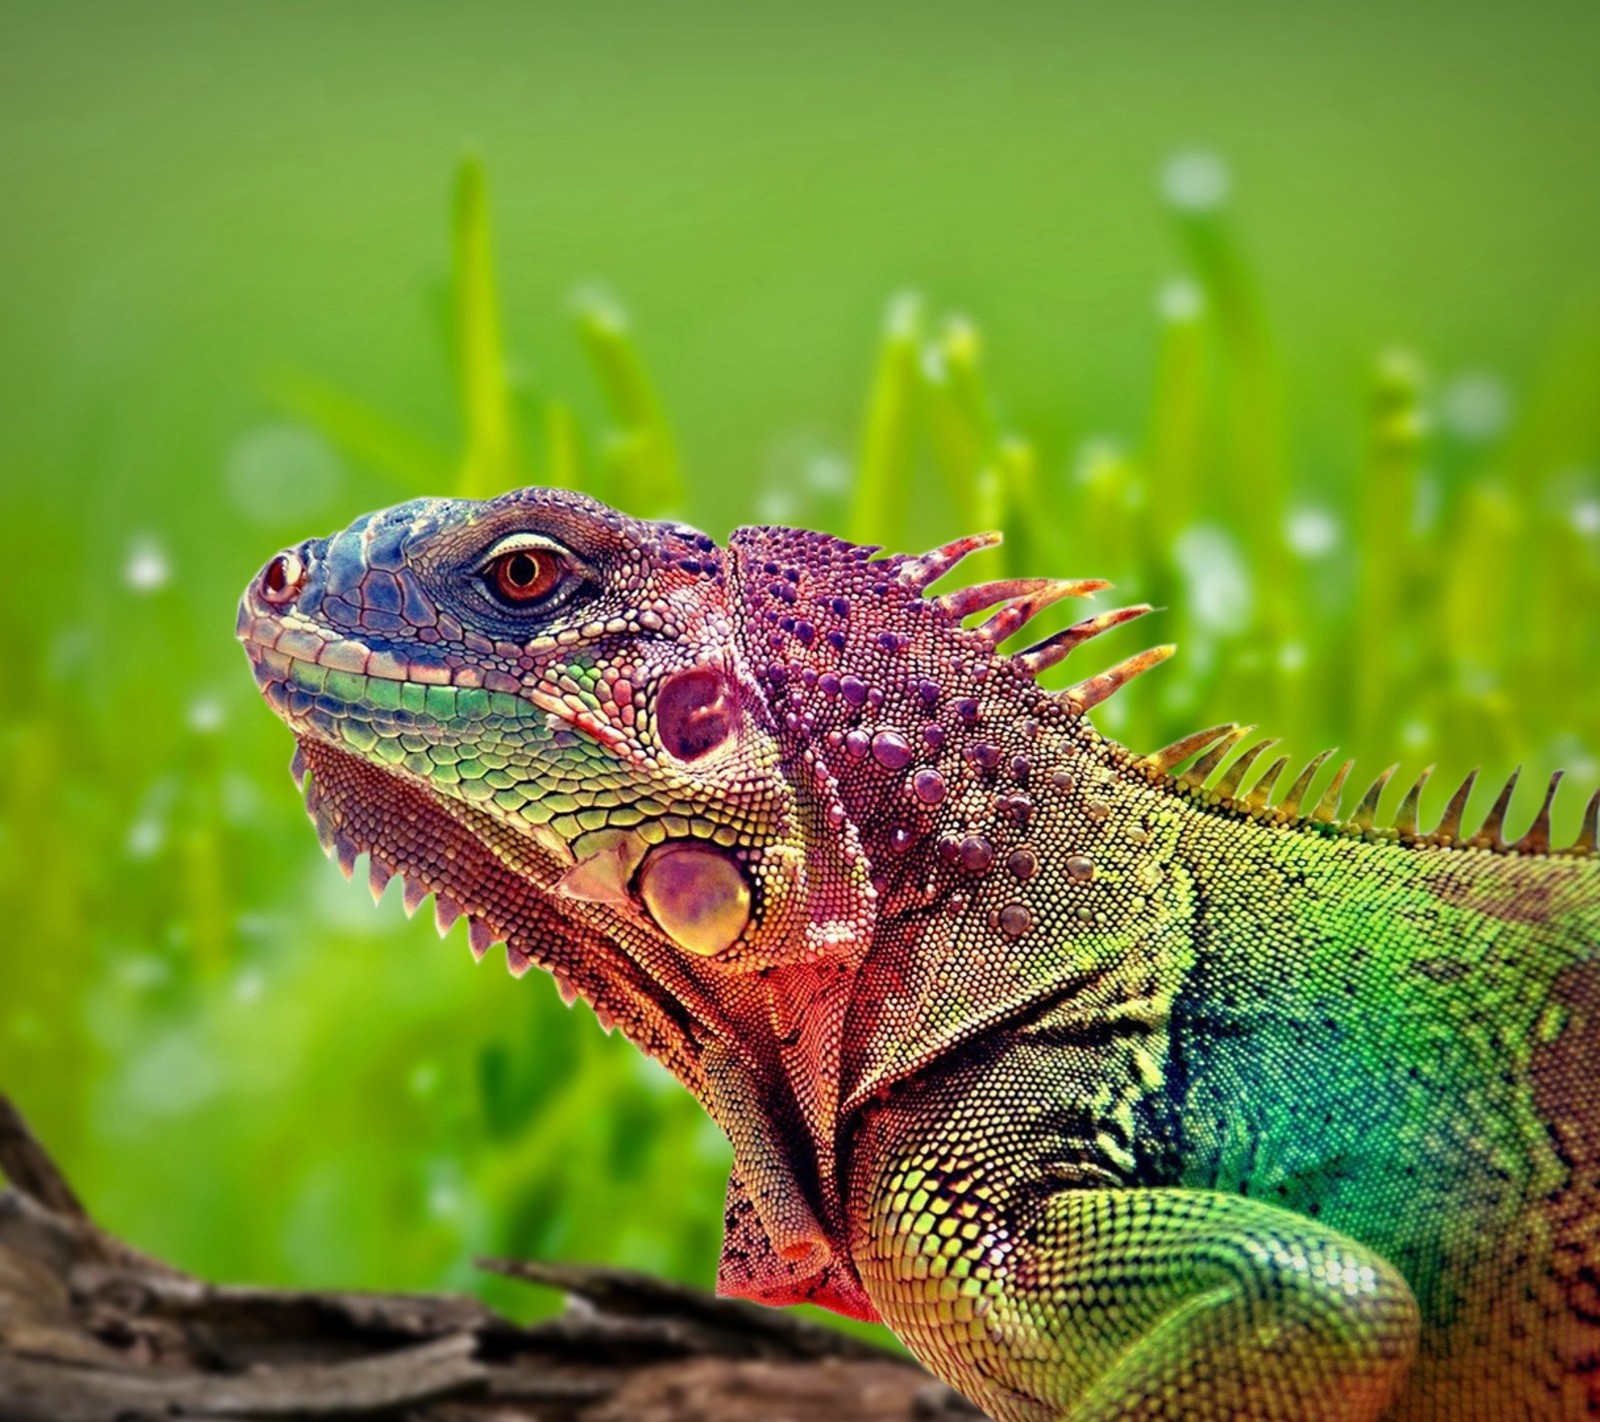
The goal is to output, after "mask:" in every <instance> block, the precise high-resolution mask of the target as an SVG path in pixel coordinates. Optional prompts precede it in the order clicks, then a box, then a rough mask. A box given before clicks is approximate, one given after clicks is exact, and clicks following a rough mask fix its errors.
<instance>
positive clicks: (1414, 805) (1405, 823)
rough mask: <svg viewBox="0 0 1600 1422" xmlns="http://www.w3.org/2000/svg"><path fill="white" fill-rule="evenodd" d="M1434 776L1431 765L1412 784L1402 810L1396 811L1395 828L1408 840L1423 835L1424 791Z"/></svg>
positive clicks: (1401, 805)
mask: <svg viewBox="0 0 1600 1422" xmlns="http://www.w3.org/2000/svg"><path fill="white" fill-rule="evenodd" d="M1432 774H1433V767H1432V766H1431V765H1430V766H1428V767H1427V768H1426V769H1425V770H1424V771H1423V772H1422V774H1421V775H1419V776H1417V778H1416V779H1415V780H1414V781H1413V782H1412V784H1411V788H1410V789H1409V790H1407V791H1406V797H1405V799H1403V800H1402V801H1401V802H1400V808H1399V809H1398V810H1396V811H1395V816H1394V827H1395V828H1396V829H1397V830H1399V831H1400V833H1401V834H1402V835H1403V836H1404V837H1405V838H1407V839H1415V838H1417V837H1418V836H1419V835H1420V834H1421V833H1422V830H1421V829H1420V828H1419V826H1418V818H1419V816H1420V814H1421V812H1422V790H1423V787H1424V786H1425V785H1427V783H1428V780H1429V777H1431V776H1432Z"/></svg>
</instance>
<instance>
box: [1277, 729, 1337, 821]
mask: <svg viewBox="0 0 1600 1422" xmlns="http://www.w3.org/2000/svg"><path fill="white" fill-rule="evenodd" d="M1332 754H1333V749H1332V747H1329V749H1327V750H1325V751H1322V752H1320V753H1319V754H1317V755H1314V756H1312V757H1311V759H1310V760H1309V761H1308V762H1307V763H1306V768H1305V769H1304V770H1302V771H1301V772H1300V773H1299V774H1298V775H1297V776H1295V778H1294V783H1293V784H1292V785H1291V786H1290V787H1289V793H1288V794H1287V795H1285V796H1284V797H1283V799H1281V800H1280V801H1278V811H1277V814H1278V818H1279V819H1280V820H1297V819H1299V818H1300V804H1301V801H1303V800H1304V799H1305V798H1306V792H1307V791H1308V790H1310V789H1311V782H1312V781H1313V780H1315V779H1316V778H1317V772H1318V771H1319V770H1321V769H1322V767H1323V766H1324V765H1325V764H1326V763H1327V760H1328V757H1329V756H1331V755H1332Z"/></svg>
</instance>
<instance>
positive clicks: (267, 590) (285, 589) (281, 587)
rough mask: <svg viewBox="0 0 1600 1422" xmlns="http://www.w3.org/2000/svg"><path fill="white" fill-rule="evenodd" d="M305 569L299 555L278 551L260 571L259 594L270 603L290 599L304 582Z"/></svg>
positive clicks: (283, 601)
mask: <svg viewBox="0 0 1600 1422" xmlns="http://www.w3.org/2000/svg"><path fill="white" fill-rule="evenodd" d="M305 579H306V569H305V564H304V563H303V562H302V561H301V559H300V555H299V554H298V553H294V552H287V553H280V554H278V556H277V557H276V558H274V559H273V560H272V561H271V562H270V563H268V564H267V566H266V567H265V568H264V569H262V572H261V596H262V597H264V598H266V600H267V601H268V602H271V603H285V602H288V601H290V600H291V599H292V598H293V597H294V596H295V594H296V593H298V592H299V591H300V585H301V584H302V583H304V582H305Z"/></svg>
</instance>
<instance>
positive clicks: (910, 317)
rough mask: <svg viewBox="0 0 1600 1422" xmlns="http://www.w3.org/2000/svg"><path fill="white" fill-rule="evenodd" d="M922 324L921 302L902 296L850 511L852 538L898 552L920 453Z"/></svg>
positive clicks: (886, 333)
mask: <svg viewBox="0 0 1600 1422" xmlns="http://www.w3.org/2000/svg"><path fill="white" fill-rule="evenodd" d="M922 325H923V308H922V299H921V298H920V297H918V296H916V295H915V294H913V293H902V294H901V295H899V296H897V297H895V298H894V300H893V301H891V302H890V303H889V311H888V315H887V317H886V318H885V320H884V327H883V337H882V340H881V341H880V342H879V346H878V361H877V368H876V371H875V373H874V375H873V381H872V391H871V394H870V395H869V397H868V400H867V419H866V428H865V430H864V431H863V434H862V440H861V467H860V471H859V473H858V475H857V478H856V486H855V496H854V499H853V501H852V504H851V509H850V522H849V536H850V538H851V539H852V540H853V541H855V542H857V543H881V544H883V545H884V546H885V547H889V548H898V547H899V546H900V544H901V543H902V542H903V540H904V528H905V508H906V499H907V496H908V494H909V492H910V487H911V474H912V463H913V459H914V456H915V453H916V412H917V398H918V384H919V381H918V374H917V358H918V351H919V347H920V345H921V342H922Z"/></svg>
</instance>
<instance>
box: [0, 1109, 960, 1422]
mask: <svg viewBox="0 0 1600 1422" xmlns="http://www.w3.org/2000/svg"><path fill="white" fill-rule="evenodd" d="M0 1173H3V1174H4V1175H5V1177H6V1178H7V1179H8V1180H9V1181H10V1185H11V1188H10V1189H8V1190H4V1191H0V1419H3V1422H156V1419H171V1418H175V1417H178V1418H189V1419H198V1420H199V1422H223V1419H227V1422H257V1420H258V1419H259V1422H268V1419H271V1422H283V1419H335V1420H336V1422H337V1420H341V1419H347V1418H349V1419H354V1418H399V1419H406V1422H691V1419H693V1422H913V1420H915V1422H970V1419H975V1418H977V1417H978V1416H979V1414H978V1413H977V1412H975V1411H973V1410H972V1409H971V1408H970V1407H969V1406H968V1405H967V1404H966V1403H964V1402H963V1401H962V1400H961V1399H960V1398H958V1397H957V1396H956V1395H955V1394H954V1393H952V1392H950V1391H949V1389H947V1388H945V1387H944V1386H942V1385H941V1384H940V1383H937V1382H935V1381H934V1380H933V1379H932V1378H930V1377H929V1376H928V1375H927V1374H926V1373H925V1372H923V1371H922V1370H921V1369H920V1368H918V1367H917V1366H916V1365H915V1364H913V1363H910V1362H908V1361H907V1360H905V1359H903V1358H900V1357H897V1356H895V1355H893V1354H890V1353H886V1352H884V1351H882V1350H881V1349H878V1348H875V1347H873V1346H871V1345H869V1344H866V1343H863V1342H860V1341H858V1340H856V1339H852V1338H848V1337H846V1336H844V1335H842V1334H838V1333H835V1332H833V1331H831V1330H829V1329H826V1328H822V1327H820V1326H818V1325H817V1324H815V1323H812V1322H810V1321H808V1320H806V1319H803V1318H797V1317H794V1316H792V1315H790V1314H787V1313H784V1312H781V1311H778V1310H773V1309H765V1308H761V1307H759V1306H757V1305H755V1304H748V1303H744V1302H741V1301H738V1300H734V1299H722V1298H717V1297H715V1296H714V1295H711V1294H707V1293H704V1292H702V1291H700V1290H698V1289H691V1288H688V1287H685V1286H683V1285H681V1284H673V1283H668V1282H665V1281H663V1280H659V1279H653V1278H650V1277H648V1276H646V1275H640V1274H630V1273H626V1272H623V1271H620V1270H613V1269H597V1268H588V1267H585V1266H581V1265H573V1264H546V1263H533V1262H526V1261H523V1262H510V1261H494V1260H487V1261H484V1263H483V1267H484V1268H486V1269H490V1270H494V1271H496V1272H498V1273H501V1274H506V1275H509V1276H511V1277H513V1278H518V1279H524V1280H527V1281H528V1282H529V1283H531V1284H537V1285H541V1286H545V1287H549V1288H555V1289H559V1290H561V1291H562V1292H564V1293H565V1294H566V1296H567V1299H568V1306H567V1310H566V1312H565V1313H563V1314H561V1315H559V1316H558V1317H555V1318H551V1319H545V1320H543V1321H541V1322H538V1323H534V1324H530V1325H527V1326H522V1325H518V1324H515V1323H512V1322H511V1321H510V1320H508V1319H506V1318H504V1317H503V1316H501V1315H499V1314H497V1313H495V1312H494V1311H492V1310H491V1309H489V1308H487V1307H485V1306H484V1305H483V1304H481V1303H479V1302H478V1301H477V1300H475V1299H471V1298H466V1297H461V1296H456V1295H424V1294H373V1293H342V1292H338V1291H333V1292H316V1291H300V1290H292V1289H259V1288H250V1287H229V1286H226V1285H218V1284H208V1283H206V1282H204V1281H202V1280H200V1279H196V1278H194V1277H192V1276H190V1275H188V1274H184V1273H182V1272H180V1271H179V1270H176V1269H173V1268H171V1267H170V1266H168V1265H166V1264H163V1263H161V1262H160V1261H159V1260H155V1259H151V1258H148V1257H147V1256H145V1255H143V1254H141V1253H139V1252H138V1251H137V1250H136V1249H134V1248H132V1247H130V1246H129V1245H127V1244H124V1243H123V1242H122V1241H120V1240H118V1239H116V1238H114V1237H112V1236H111V1235H109V1234H107V1233H106V1232H105V1231H104V1230H102V1229H100V1228H99V1227H98V1226H97V1225H96V1224H95V1223H94V1221H93V1220H92V1219H91V1218H90V1217H89V1215H88V1213H87V1212H86V1211H85V1210H84V1208H83V1206H82V1204H81V1203H80V1202H79V1199H78V1196H77V1194H76V1193H75V1192H74V1191H73V1189H72V1188H71V1186H70V1185H69V1184H68V1183H67V1181H66V1179H65V1177H64V1176H63V1175H62V1173H61V1172H60V1170H58V1169H57V1168H56V1166H55V1164H54V1162H53V1161H52V1160H51V1159H50V1156H49V1155H48V1153H47V1152H46V1151H45V1149H44V1147H43V1146H42V1145H40V1143H39V1142H38V1141H37V1140H36V1139H35V1137H34V1136H33V1134H32V1133H31V1132H30V1131H29V1130H28V1127H27V1125H26V1123H25V1122H24V1121H23V1119H22V1116H21V1115H20V1113H19V1112H18V1111H17V1110H16V1108H15V1107H14V1106H13V1105H12V1103H11V1102H10V1101H9V1100H8V1099H7V1098H6V1097H4V1096H0Z"/></svg>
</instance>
